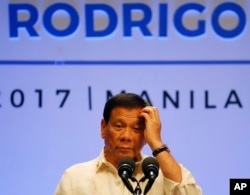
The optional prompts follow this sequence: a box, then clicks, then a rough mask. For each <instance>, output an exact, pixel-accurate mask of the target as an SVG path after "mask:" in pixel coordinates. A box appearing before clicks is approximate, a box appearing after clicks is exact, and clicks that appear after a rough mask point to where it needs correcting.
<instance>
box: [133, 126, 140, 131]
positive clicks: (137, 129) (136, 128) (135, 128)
mask: <svg viewBox="0 0 250 195" xmlns="http://www.w3.org/2000/svg"><path fill="white" fill-rule="evenodd" d="M133 129H134V130H135V131H140V130H141V128H140V127H139V126H138V127H137V126H136V127H134V128H133Z"/></svg>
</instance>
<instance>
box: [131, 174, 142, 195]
mask: <svg viewBox="0 0 250 195" xmlns="http://www.w3.org/2000/svg"><path fill="white" fill-rule="evenodd" d="M131 179H132V181H133V182H136V184H137V185H136V187H135V190H134V193H133V195H141V193H142V190H141V187H140V182H138V181H137V180H136V179H135V178H131Z"/></svg>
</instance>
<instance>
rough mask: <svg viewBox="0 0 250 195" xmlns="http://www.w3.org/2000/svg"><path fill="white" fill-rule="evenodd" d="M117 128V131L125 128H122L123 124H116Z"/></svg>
mask: <svg viewBox="0 0 250 195" xmlns="http://www.w3.org/2000/svg"><path fill="white" fill-rule="evenodd" d="M115 128H116V129H122V128H123V126H122V125H121V124H115Z"/></svg>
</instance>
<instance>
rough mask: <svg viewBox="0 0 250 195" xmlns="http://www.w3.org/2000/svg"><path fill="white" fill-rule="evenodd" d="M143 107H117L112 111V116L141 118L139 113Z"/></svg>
mask: <svg viewBox="0 0 250 195" xmlns="http://www.w3.org/2000/svg"><path fill="white" fill-rule="evenodd" d="M140 110H141V108H124V107H116V108H114V109H113V110H112V112H111V117H112V118H127V119H136V120H139V118H140V117H139V113H140Z"/></svg>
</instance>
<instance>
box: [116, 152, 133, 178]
mask: <svg viewBox="0 0 250 195" xmlns="http://www.w3.org/2000/svg"><path fill="white" fill-rule="evenodd" d="M134 169H135V161H134V159H132V158H130V157H124V158H122V159H121V160H120V161H119V163H118V174H119V176H121V175H122V174H124V172H125V173H126V174H127V177H128V178H131V177H132V174H133V172H134Z"/></svg>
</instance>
